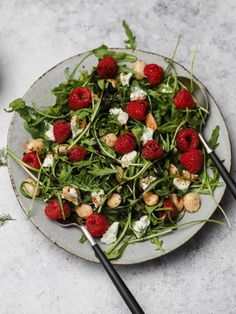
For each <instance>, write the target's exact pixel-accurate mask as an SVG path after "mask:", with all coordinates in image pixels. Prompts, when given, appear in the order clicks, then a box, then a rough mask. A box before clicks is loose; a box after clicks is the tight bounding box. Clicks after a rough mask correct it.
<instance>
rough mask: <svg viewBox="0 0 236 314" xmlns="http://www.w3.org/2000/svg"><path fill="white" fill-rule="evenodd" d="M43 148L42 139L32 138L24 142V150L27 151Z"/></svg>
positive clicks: (36, 150)
mask: <svg viewBox="0 0 236 314" xmlns="http://www.w3.org/2000/svg"><path fill="white" fill-rule="evenodd" d="M43 149H44V144H43V139H42V138H38V139H33V140H31V141H29V142H28V143H27V144H26V148H25V151H26V152H27V153H29V152H39V151H41V150H43Z"/></svg>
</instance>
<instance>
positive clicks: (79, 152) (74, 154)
mask: <svg viewBox="0 0 236 314" xmlns="http://www.w3.org/2000/svg"><path fill="white" fill-rule="evenodd" d="M86 154H87V151H86V149H85V148H84V147H81V146H76V147H73V148H71V149H69V150H68V151H67V156H68V158H69V161H71V162H78V161H81V160H84V158H85V156H86Z"/></svg>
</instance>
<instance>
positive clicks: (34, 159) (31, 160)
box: [22, 152, 40, 169]
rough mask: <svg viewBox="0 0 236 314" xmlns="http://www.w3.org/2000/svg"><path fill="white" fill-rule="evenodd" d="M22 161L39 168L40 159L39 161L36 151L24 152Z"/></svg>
mask: <svg viewBox="0 0 236 314" xmlns="http://www.w3.org/2000/svg"><path fill="white" fill-rule="evenodd" d="M22 161H23V162H24V163H26V164H27V165H29V166H30V167H33V168H35V169H39V168H40V161H39V157H38V154H37V153H36V152H29V153H26V154H25V155H24V156H23V158H22Z"/></svg>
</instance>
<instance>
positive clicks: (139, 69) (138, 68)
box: [132, 60, 145, 80]
mask: <svg viewBox="0 0 236 314" xmlns="http://www.w3.org/2000/svg"><path fill="white" fill-rule="evenodd" d="M144 67H145V63H144V62H143V60H137V61H135V62H134V63H133V64H132V70H134V71H135V72H136V73H135V74H134V77H135V78H136V80H142V79H143V78H144V73H143V71H144Z"/></svg>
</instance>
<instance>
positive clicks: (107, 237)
mask: <svg viewBox="0 0 236 314" xmlns="http://www.w3.org/2000/svg"><path fill="white" fill-rule="evenodd" d="M118 229H119V222H117V221H115V222H113V224H112V225H111V226H110V227H109V228H108V229H107V231H106V232H105V233H104V234H103V236H102V238H101V242H102V243H104V244H111V243H113V242H115V241H116V237H117V233H118Z"/></svg>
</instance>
